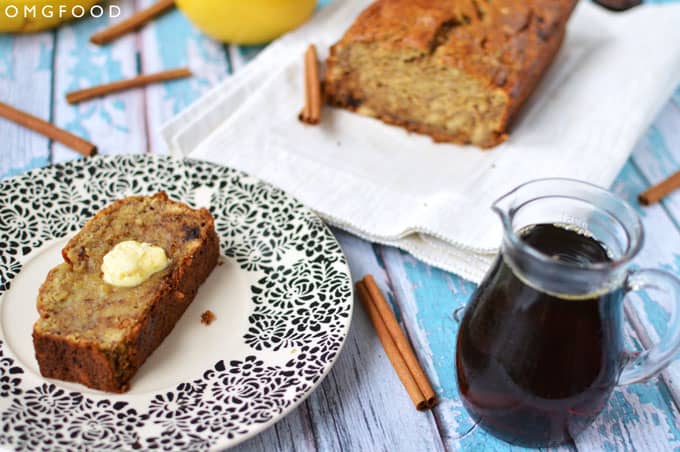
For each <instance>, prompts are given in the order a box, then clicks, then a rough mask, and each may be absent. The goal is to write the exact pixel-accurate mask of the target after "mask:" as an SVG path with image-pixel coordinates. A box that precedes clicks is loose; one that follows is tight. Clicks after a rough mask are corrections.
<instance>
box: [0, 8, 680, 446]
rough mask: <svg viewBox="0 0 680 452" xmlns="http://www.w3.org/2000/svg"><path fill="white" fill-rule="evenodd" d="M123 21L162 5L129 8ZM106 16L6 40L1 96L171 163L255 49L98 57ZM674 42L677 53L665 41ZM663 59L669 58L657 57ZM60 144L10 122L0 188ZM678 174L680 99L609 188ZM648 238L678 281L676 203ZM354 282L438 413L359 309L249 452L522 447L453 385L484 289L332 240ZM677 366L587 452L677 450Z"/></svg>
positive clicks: (181, 49)
mask: <svg viewBox="0 0 680 452" xmlns="http://www.w3.org/2000/svg"><path fill="white" fill-rule="evenodd" d="M113 3H117V4H119V5H120V7H121V9H122V11H123V16H127V15H129V14H131V13H132V12H134V11H135V10H137V9H141V8H143V7H145V6H148V5H149V4H150V3H152V0H136V1H127V0H121V1H117V2H113ZM107 21H108V19H107V18H101V19H87V20H81V21H79V22H77V23H72V24H68V25H66V26H63V27H61V28H59V29H58V30H56V31H49V32H43V33H38V34H34V35H26V36H7V35H5V36H0V100H2V101H3V102H7V103H9V104H11V105H14V106H16V107H18V108H20V109H23V110H27V111H29V112H31V113H33V114H35V115H37V116H39V117H42V118H46V119H49V120H51V121H52V122H53V123H55V124H57V125H59V126H61V127H63V128H66V129H68V130H70V131H72V132H74V133H76V134H78V135H81V136H82V137H84V138H86V139H89V140H91V141H93V142H95V143H96V144H97V145H98V146H99V149H100V152H101V153H103V154H123V153H160V154H162V153H166V152H167V150H166V148H165V145H164V144H163V142H162V141H161V139H160V136H159V134H158V130H159V126H160V125H161V124H162V123H163V122H164V121H166V120H167V119H169V118H170V117H171V116H172V115H174V114H175V113H177V112H179V111H180V110H182V109H183V108H184V107H186V106H188V105H189V104H190V103H191V102H192V101H193V100H195V99H196V98H198V97H199V96H201V94H203V93H205V92H206V91H207V90H208V89H209V88H210V87H211V86H213V85H214V84H215V83H217V82H218V81H220V80H222V79H223V78H225V77H227V76H228V74H230V73H232V72H235V71H238V70H239V69H240V68H241V67H243V65H245V64H247V61H248V60H250V59H251V58H252V57H253V56H254V55H256V54H257V52H258V51H259V50H260V49H259V48H243V47H237V46H224V45H222V44H218V43H216V42H214V41H211V40H210V39H208V38H206V37H205V36H203V35H202V34H201V33H200V32H199V31H197V30H196V29H195V28H194V27H192V26H191V25H190V24H189V22H188V21H187V20H186V19H185V18H184V17H183V16H182V15H181V14H180V13H179V12H178V11H173V12H170V13H169V14H166V15H165V16H163V17H162V18H160V19H159V20H157V21H155V22H154V23H153V24H151V25H149V26H147V27H146V28H144V29H143V30H142V31H141V32H139V33H137V34H132V35H128V36H126V37H124V38H122V39H120V40H118V41H116V42H115V43H113V44H112V45H109V46H106V47H103V48H100V47H96V46H93V45H91V44H89V43H88V38H89V36H90V35H91V34H92V33H94V32H95V31H97V30H99V29H101V28H102V27H103V26H104V25H106V23H107ZM669 44H670V45H678V44H677V43H669ZM659 51H663V49H659ZM184 65H189V66H191V68H192V69H193V70H194V71H195V72H196V74H197V75H196V76H195V77H193V78H191V79H188V80H182V81H175V82H169V83H165V84H163V85H156V86H150V87H148V88H145V89H138V90H134V91H129V92H124V93H120V94H116V95H112V96H109V97H106V98H104V99H100V100H95V101H92V102H86V103H83V104H81V105H78V106H75V107H73V106H70V105H68V104H67V103H66V101H65V99H64V94H65V93H66V92H68V91H71V90H74V89H77V88H84V87H87V86H91V85H95V84H99V83H104V82H108V81H113V80H117V79H120V78H124V77H132V76H134V75H136V74H138V73H140V72H146V73H148V72H155V71H159V70H163V69H169V68H175V67H179V66H184ZM77 157H78V155H77V154H75V153H74V152H72V151H70V150H68V149H66V148H64V147H63V146H61V145H59V144H57V143H53V142H50V141H49V140H47V139H45V138H43V137H41V136H39V135H36V134H33V133H31V132H29V131H27V130H25V129H22V128H20V127H18V126H15V125H14V124H11V123H9V122H6V121H4V120H0V178H6V177H11V176H13V175H18V174H22V173H24V172H25V171H27V170H30V169H33V168H37V167H41V166H45V165H48V164H50V163H54V162H62V161H65V160H70V159H74V158H77ZM678 169H680V89H679V90H678V91H677V92H676V94H675V96H674V97H673V98H672V99H670V100H669V102H668V103H667V104H666V105H665V106H664V108H663V110H662V111H661V112H660V113H659V115H658V117H657V118H656V120H655V121H654V124H653V125H652V127H651V128H650V129H649V130H648V131H647V133H646V134H645V135H644V137H642V139H641V140H640V142H639V143H638V145H637V146H636V148H635V150H634V152H633V156H632V158H631V159H630V160H629V161H628V163H627V164H626V166H625V167H624V168H623V170H622V171H621V174H620V175H619V177H618V179H617V180H616V182H615V183H614V185H613V187H612V188H613V190H614V191H615V192H616V193H618V194H619V195H620V196H622V197H623V198H624V199H627V200H628V201H629V202H631V203H632V204H634V205H636V202H635V198H636V195H637V194H638V193H639V192H640V191H642V190H643V189H644V188H646V187H647V186H648V185H650V184H651V183H654V182H657V181H659V180H661V179H663V178H664V177H666V176H668V175H669V174H670V173H672V172H674V171H676V170H678ZM638 212H639V214H640V215H641V216H642V220H643V222H644V227H645V230H646V232H647V240H646V244H645V246H644V249H643V251H642V253H641V254H640V256H639V258H638V259H637V261H636V265H639V266H641V267H642V266H644V267H661V268H665V269H668V270H671V271H673V272H675V273H676V274H678V275H680V193H676V194H674V195H672V196H670V197H668V198H666V199H665V200H664V201H663V202H662V203H661V204H658V205H655V206H653V207H649V208H640V207H638ZM335 232H336V234H337V237H338V239H339V240H340V243H341V244H342V246H343V248H344V250H345V252H346V254H347V257H348V258H349V261H350V266H351V269H352V272H353V275H354V277H355V278H359V277H361V276H362V275H363V274H365V273H372V274H373V275H375V277H376V279H377V280H378V282H379V284H380V285H381V287H382V289H383V290H384V292H385V293H387V294H388V296H389V299H390V301H391V303H392V305H393V308H394V309H395V311H396V312H397V314H398V317H399V319H400V321H401V323H402V327H403V328H404V329H405V331H406V332H407V334H408V336H409V338H410V340H411V341H412V343H413V344H414V347H415V349H416V351H417V354H418V356H419V358H420V360H421V362H422V363H424V366H425V368H426V371H427V373H428V374H429V375H430V376H431V378H432V380H433V383H434V386H435V388H436V390H437V392H438V394H439V396H440V397H441V400H442V401H441V403H440V404H439V405H438V406H437V407H436V408H435V409H434V410H432V411H429V412H425V413H421V412H417V411H415V410H414V409H413V407H412V405H411V402H410V400H409V398H408V396H407V394H406V392H405V391H404V390H403V389H402V386H401V384H400V383H399V380H398V379H397V376H396V374H395V373H394V371H393V369H392V367H391V365H390V363H389V361H388V360H387V357H386V356H385V353H384V352H383V349H382V347H381V345H380V343H379V341H378V339H377V337H376V335H375V333H374V331H373V328H372V326H371V325H370V323H369V322H368V320H367V317H366V315H365V313H364V311H363V310H362V309H356V310H355V312H354V319H353V325H352V329H351V332H350V336H349V338H348V341H347V343H346V345H345V348H344V351H343V352H342V354H341V356H340V358H339V360H338V362H337V364H336V366H335V368H334V369H333V371H332V372H331V373H330V375H329V376H328V378H326V380H325V381H324V382H323V384H322V385H321V386H320V387H319V389H317V390H316V392H314V393H313V394H312V395H311V396H310V397H309V398H308V399H307V400H306V401H305V402H304V403H303V404H302V405H301V406H300V407H299V408H298V409H297V410H296V411H294V412H293V413H292V414H290V415H289V416H287V417H286V418H285V419H284V420H283V421H281V422H279V423H278V424H277V425H276V426H275V427H273V428H271V429H269V430H268V431H266V432H265V433H263V434H261V435H259V436H257V437H255V438H254V439H251V440H250V441H248V442H246V443H244V444H242V445H241V446H240V449H242V450H263V451H264V450H274V449H276V450H301V451H314V450H362V451H364V450H365V451H369V450H371V451H372V450H387V449H390V450H416V451H425V450H461V449H462V450H474V451H479V450H503V451H504V450H516V449H519V448H516V447H512V446H509V445H507V444H505V443H502V442H500V441H498V440H495V439H494V438H492V437H490V436H489V435H487V434H486V433H485V432H484V431H482V430H481V429H479V428H475V425H474V424H473V423H472V421H471V420H470V419H469V418H468V416H467V414H466V412H465V411H464V409H463V407H462V405H461V402H460V399H459V396H458V392H457V388H456V383H455V378H454V358H453V355H454V340H455V335H456V330H457V327H458V324H457V322H456V320H455V318H454V315H453V314H454V311H455V310H456V309H457V308H459V307H461V306H463V305H464V304H465V303H466V302H467V300H468V299H469V297H470V295H471V294H472V291H473V290H474V285H473V284H472V283H469V282H466V281H465V280H463V279H461V278H459V277H457V276H456V275H453V274H450V273H446V272H443V271H440V270H438V269H436V268H432V267H429V266H427V265H425V264H423V263H421V262H419V261H417V260H415V259H414V258H412V257H411V256H409V255H408V254H405V253H403V252H401V251H399V250H397V249H394V248H390V247H385V246H379V245H373V244H371V243H368V242H365V241H363V240H360V239H358V238H356V237H353V236H351V235H349V234H346V233H344V232H342V231H335ZM626 315H627V318H628V320H629V322H628V330H627V333H628V334H629V339H630V342H631V343H632V344H634V345H635V346H638V347H640V346H649V345H650V344H652V343H654V342H655V341H656V340H657V339H658V337H659V334H663V333H664V331H665V325H666V321H667V319H668V312H667V311H666V310H665V309H664V307H663V306H659V305H657V304H655V303H652V302H651V301H650V300H649V299H641V300H637V301H634V302H631V303H628V304H627V309H626ZM679 406H680V362H678V361H676V362H675V363H674V364H673V365H671V366H670V367H669V368H668V369H667V370H666V371H664V372H663V373H662V374H661V375H660V376H659V377H657V378H654V379H652V380H651V381H649V382H646V383H643V384H637V385H632V386H628V387H623V388H619V389H618V390H616V392H615V393H614V394H613V396H612V398H611V400H610V403H609V405H608V406H607V408H606V409H605V411H604V412H603V414H602V415H601V416H600V417H599V418H598V420H597V421H596V422H595V424H594V425H593V426H592V427H591V428H590V429H588V430H587V431H586V432H585V433H584V434H582V435H581V436H580V437H579V438H578V439H577V440H576V443H575V444H571V445H567V446H564V447H563V448H562V449H565V450H567V449H579V450H654V451H662V450H680V413H679Z"/></svg>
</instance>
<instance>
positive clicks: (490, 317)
mask: <svg viewBox="0 0 680 452" xmlns="http://www.w3.org/2000/svg"><path fill="white" fill-rule="evenodd" d="M522 240H523V241H524V242H526V243H528V244H529V245H531V246H532V247H533V248H535V249H537V250H539V251H541V252H542V253H544V254H547V255H550V256H553V257H554V258H555V259H557V260H562V261H569V262H574V263H594V262H607V261H610V260H611V259H610V257H609V256H608V254H607V250H606V248H605V247H604V246H603V245H602V244H601V243H600V242H599V241H597V240H595V239H594V238H592V237H590V236H588V235H585V234H582V233H579V232H577V231H573V230H569V229H565V228H563V227H559V226H556V225H551V224H540V225H536V226H533V227H531V228H529V229H527V230H526V231H525V232H524V234H523V235H522ZM621 298H622V291H621V290H615V291H613V292H609V293H605V294H601V295H593V296H592V297H582V298H563V297H557V296H553V295H550V294H547V293H544V292H541V291H538V290H536V289H534V288H532V287H530V286H528V285H527V284H525V283H524V282H522V281H521V280H520V279H518V278H517V276H515V274H514V273H513V271H512V270H511V269H510V268H509V267H508V266H507V265H506V264H505V262H504V261H503V259H502V257H499V258H498V259H497V261H496V263H495V264H494V268H493V269H492V270H491V272H490V273H489V276H488V277H487V279H486V280H485V282H484V283H482V285H480V287H479V288H478V289H477V291H476V292H475V294H474V295H473V297H472V301H471V304H470V306H469V307H468V308H467V309H466V312H465V316H464V318H463V321H462V322H461V328H460V331H459V334H458V341H457V347H456V370H457V378H458V385H459V389H460V394H461V396H462V399H463V403H464V405H465V407H466V409H467V410H468V412H469V413H470V414H471V416H472V417H473V418H474V420H475V421H476V422H477V423H478V424H479V425H480V426H481V427H483V428H484V429H486V430H488V431H490V432H491V433H492V434H494V435H495V436H497V437H500V438H501V439H503V440H505V441H508V442H510V443H515V444H520V445H524V446H533V447H538V446H546V445H552V444H558V443H562V442H565V441H568V440H570V439H572V438H573V437H574V436H575V435H577V434H578V433H580V432H581V431H582V430H584V429H585V428H586V427H587V426H588V425H590V423H591V422H592V421H593V420H594V419H595V417H597V415H598V414H599V413H600V411H601V410H602V409H603V408H604V406H605V404H606V403H607V399H608V398H609V395H610V393H611V391H612V389H613V388H614V386H615V385H616V382H617V380H618V377H619V373H620V369H621V356H622V355H621V353H622V339H621V337H622V336H621V335H622V332H621V331H622V330H621V328H622V324H621V318H622V317H621V315H622V312H621V306H620V301H621Z"/></svg>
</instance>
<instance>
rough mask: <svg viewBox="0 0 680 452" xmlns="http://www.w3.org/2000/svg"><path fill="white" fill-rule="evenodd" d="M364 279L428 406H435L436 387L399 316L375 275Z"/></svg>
mask: <svg viewBox="0 0 680 452" xmlns="http://www.w3.org/2000/svg"><path fill="white" fill-rule="evenodd" d="M363 281H364V284H365V285H366V288H367V289H368V292H369V294H370V295H371V298H372V299H373V303H374V304H375V306H376V308H378V312H379V313H380V317H382V319H383V322H385V325H386V326H387V330H388V331H389V333H390V336H392V339H393V340H394V343H395V344H396V345H397V348H398V349H399V353H401V356H402V357H403V358H404V361H405V362H406V365H407V366H408V369H409V371H410V372H411V375H413V378H414V379H415V381H416V383H417V384H418V388H419V389H420V391H421V392H422V393H423V395H424V396H425V400H426V401H427V405H428V407H433V406H434V405H435V404H436V403H437V396H436V394H435V392H434V389H432V385H431V384H430V380H429V379H428V378H427V375H425V372H424V371H423V368H422V367H421V365H420V363H419V362H418V358H417V357H416V354H415V352H414V351H413V348H412V347H411V344H410V343H409V341H408V339H407V338H406V336H405V335H404V332H403V331H402V330H401V328H400V327H399V323H398V322H397V318H396V317H395V316H394V313H393V312H392V309H390V305H389V304H388V303H387V300H385V297H384V296H383V294H382V292H381V291H380V289H379V288H378V285H377V284H376V282H375V279H373V276H371V275H366V276H364V279H363Z"/></svg>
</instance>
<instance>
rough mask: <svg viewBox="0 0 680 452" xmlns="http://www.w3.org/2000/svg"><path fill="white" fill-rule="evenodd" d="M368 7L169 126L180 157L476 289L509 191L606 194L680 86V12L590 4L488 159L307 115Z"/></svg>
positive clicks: (342, 5)
mask: <svg viewBox="0 0 680 452" xmlns="http://www.w3.org/2000/svg"><path fill="white" fill-rule="evenodd" d="M368 3H369V1H367V0H362V1H358V0H345V1H342V0H337V1H335V2H334V3H333V4H331V5H330V6H329V7H326V8H324V9H323V10H322V11H321V12H319V13H318V14H317V15H316V16H315V17H314V18H313V19H312V20H311V21H310V22H309V23H307V24H306V25H305V26H303V27H301V28H300V29H298V30H296V31H295V32H293V33H290V34H288V35H286V36H284V37H283V38H281V39H279V40H278V41H276V42H274V43H273V44H272V45H270V46H269V47H267V48H266V49H265V50H264V51H263V52H261V54H260V55H259V56H258V57H257V58H256V59H255V60H254V61H253V62H252V63H250V64H249V65H248V66H246V67H245V68H244V69H243V70H242V71H240V72H238V73H237V74H235V75H234V76H232V77H230V78H228V79H227V80H225V81H224V82H223V83H221V84H220V85H219V86H217V87H215V88H214V89H213V90H212V91H211V92H210V93H209V94H208V95H206V96H205V97H204V98H202V99H200V100H199V101H197V102H196V103H195V104H194V105H192V106H191V107H189V108H188V109H187V110H186V111H184V112H182V113H180V114H179V115H178V116H177V117H175V118H174V119H172V120H171V121H170V122H169V123H168V124H167V125H165V126H164V128H163V131H162V133H163V136H164V138H165V139H166V141H167V142H168V145H169V147H170V149H171V151H172V152H173V153H174V154H175V155H178V156H185V155H190V156H191V157H194V158H199V159H205V160H210V161H213V162H216V163H220V164H224V165H228V166H231V167H235V168H238V169H241V170H243V171H246V172H248V173H251V174H253V175H255V176H258V177H260V178H262V179H264V180H266V181H269V182H270V183H272V184H274V185H276V186H278V187H280V188H282V189H284V190H286V191H288V192H289V193H291V194H292V195H294V196H296V197H297V198H298V199H300V200H301V201H302V202H304V203H305V204H307V205H308V206H309V207H311V208H312V209H314V210H315V211H316V212H318V213H319V214H320V215H321V216H322V217H323V218H324V219H325V220H327V221H328V222H329V223H331V224H333V225H336V226H338V227H340V228H343V229H346V230H347V231H350V232H352V233H354V234H357V235H359V236H361V237H363V238H366V239H368V240H371V241H375V242H379V243H384V244H388V245H394V246H397V247H399V248H402V249H404V250H406V251H408V252H410V253H412V254H413V255H414V256H416V257H417V258H419V259H422V260H423V261H425V262H427V263H429V264H432V265H435V266H438V267H441V268H443V269H446V270H449V271H453V272H455V273H457V274H459V275H461V276H463V277H465V278H467V279H470V280H472V281H479V280H480V279H481V278H482V277H483V275H484V273H485V271H486V270H487V268H488V266H489V264H490V262H491V259H492V257H493V254H494V253H495V252H496V250H497V246H498V245H499V243H500V240H501V228H500V222H499V221H498V219H497V218H496V217H495V215H494V214H493V213H492V212H491V210H490V208H489V207H490V205H491V203H492V202H493V201H494V199H496V198H497V197H498V196H500V195H502V194H503V193H505V192H507V191H508V190H510V189H512V188H513V187H515V186H516V185H518V184H520V183H522V182H525V181H528V180H531V179H534V178H538V177H549V176H561V177H571V178H577V179H581V180H586V181H590V182H592V183H596V184H599V185H602V186H609V185H610V184H611V182H612V181H613V180H614V178H615V176H616V175H617V173H618V172H619V170H620V169H621V167H622V166H623V164H624V163H625V161H626V159H627V157H628V155H629V153H630V152H631V150H632V148H633V146H634V145H635V143H636V141H637V140H638V139H639V137H640V136H641V135H642V134H643V133H644V131H645V130H646V129H647V127H648V126H649V124H650V123H651V121H652V119H653V118H654V116H655V113H656V112H657V111H658V110H659V109H660V107H661V106H662V105H663V103H664V102H665V101H666V99H667V98H668V97H669V96H670V95H671V93H672V91H673V89H674V88H675V87H676V86H677V83H678V82H679V81H680V46H678V45H677V44H678V43H680V4H666V5H647V6H640V7H637V8H634V9H632V10H630V11H628V12H625V13H612V12H608V11H606V10H604V9H601V8H600V7H598V6H595V5H593V4H592V3H591V2H589V1H582V2H581V3H580V4H579V6H578V7H577V9H576V11H575V12H574V15H573V17H572V18H571V20H570V22H569V28H568V34H567V38H566V40H565V42H564V45H563V46H562V49H561V51H560V53H559V54H558V56H557V58H556V60H555V62H554V64H553V65H552V67H551V69H550V70H549V72H548V73H547V74H546V76H545V77H544V79H543V81H542V83H541V84H540V85H539V87H538V90H537V91H536V92H535V93H534V94H533V96H532V97H531V99H530V101H529V103H528V104H527V105H526V106H525V109H524V113H523V114H522V116H521V117H520V119H519V121H518V122H517V123H516V125H515V127H514V129H513V131H512V133H511V136H510V139H509V140H508V141H507V142H506V143H504V144H503V145H501V146H499V147H497V148H495V149H493V150H491V151H480V150H479V149H476V148H474V147H469V146H468V147H464V146H456V145H452V144H435V143H433V142H432V141H431V140H430V139H429V138H428V137H426V136H420V135H415V134H409V133H408V132H406V131H404V130H403V129H401V128H397V127H392V126H388V125H385V124H383V123H382V122H380V121H377V120H374V119H371V118H366V117H363V116H360V115H356V114H353V113H349V112H346V111H343V110H339V109H332V108H325V109H324V110H323V118H322V122H321V124H320V125H318V126H308V125H304V124H302V123H300V122H299V121H298V120H297V114H298V112H299V111H300V109H301V107H302V103H303V82H302V77H303V76H302V74H303V53H304V50H305V48H306V47H307V45H308V44H310V43H315V44H316V45H317V48H318V49H319V51H320V54H321V55H320V56H322V57H325V56H326V54H327V50H328V47H329V46H330V45H332V44H333V43H334V42H336V41H337V40H338V39H339V38H340V36H341V35H342V34H343V32H344V30H345V29H346V28H347V27H348V26H349V25H350V24H351V22H352V21H353V20H354V18H355V17H356V16H357V14H358V13H359V12H360V11H361V10H362V9H363V8H364V7H365V6H367V4H368Z"/></svg>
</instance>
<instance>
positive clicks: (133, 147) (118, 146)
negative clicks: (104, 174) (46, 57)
mask: <svg viewBox="0 0 680 452" xmlns="http://www.w3.org/2000/svg"><path fill="white" fill-rule="evenodd" d="M111 3H112V4H116V5H118V6H120V9H121V11H122V14H121V18H124V17H127V16H129V15H130V14H132V13H133V12H134V11H135V8H134V4H133V3H132V2H129V1H125V0H118V1H113V2H111ZM110 20H113V19H108V18H107V17H106V16H104V17H101V18H98V19H87V20H81V21H76V22H72V23H69V24H66V25H64V26H62V27H60V28H59V29H58V30H57V31H56V38H57V44H56V48H55V54H54V90H53V97H52V101H53V105H52V110H53V117H52V120H53V122H54V123H55V124H56V125H58V126H59V127H62V128H64V129H66V130H68V131H70V132H72V133H75V134H76V135H79V136H81V137H83V138H85V139H86V140H88V141H92V142H93V143H95V144H96V145H97V146H98V148H99V152H100V153H101V154H135V153H142V152H146V150H147V138H146V136H147V135H146V123H145V118H144V93H143V90H141V89H135V90H131V91H126V92H121V93H116V94H112V95H109V96H106V97H103V98H100V99H94V100H91V101H87V102H83V103H80V104H78V105H75V106H73V105H69V104H68V102H66V99H65V95H66V93H67V92H69V91H73V90H76V89H82V88H87V87H90V86H93V85H98V84H102V83H107V82H112V81H115V80H120V79H122V78H129V77H134V76H135V75H138V74H139V68H138V65H137V44H136V36H135V35H134V34H132V35H128V36H124V37H122V38H121V39H119V40H116V41H114V42H113V43H111V44H109V45H106V46H102V47H99V46H96V45H94V44H91V43H90V42H89V39H90V36H91V35H92V34H93V33H94V32H96V31H98V30H100V29H102V28H103V27H105V26H106V25H107V24H108V23H109V22H110ZM75 157H77V154H76V153H75V152H74V151H72V150H70V149H68V148H66V147H64V146H63V145H61V144H58V143H54V144H53V145H52V161H53V162H54V163H58V162H63V161H66V160H71V159H73V158H75Z"/></svg>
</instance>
